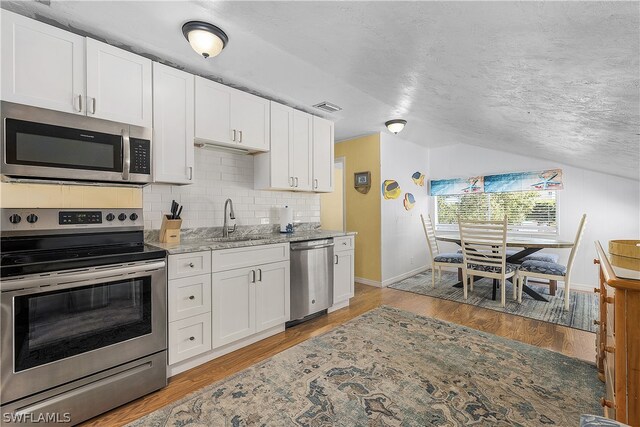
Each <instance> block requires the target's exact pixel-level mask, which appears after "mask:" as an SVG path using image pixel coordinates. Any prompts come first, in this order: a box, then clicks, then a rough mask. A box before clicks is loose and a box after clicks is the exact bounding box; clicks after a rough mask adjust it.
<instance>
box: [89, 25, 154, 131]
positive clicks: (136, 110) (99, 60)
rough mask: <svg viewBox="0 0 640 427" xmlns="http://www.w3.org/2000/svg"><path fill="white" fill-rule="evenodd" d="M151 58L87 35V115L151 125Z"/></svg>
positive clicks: (145, 125) (146, 125) (137, 124)
mask: <svg viewBox="0 0 640 427" xmlns="http://www.w3.org/2000/svg"><path fill="white" fill-rule="evenodd" d="M151 87H152V82H151V61H150V60H148V59H147V58H143V57H142V56H139V55H136V54H134V53H131V52H127V51H125V50H122V49H118V48H117V47H113V46H111V45H108V44H106V43H102V42H99V41H96V40H93V39H90V38H87V101H88V104H87V115H89V116H93V117H98V118H100V119H105V120H112V121H114V122H121V123H128V124H132V125H135V126H144V127H151V124H152V119H153V117H152V111H151V108H152V93H151Z"/></svg>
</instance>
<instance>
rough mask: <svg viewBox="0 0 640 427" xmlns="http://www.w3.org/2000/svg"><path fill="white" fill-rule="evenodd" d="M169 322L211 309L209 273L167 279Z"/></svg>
mask: <svg viewBox="0 0 640 427" xmlns="http://www.w3.org/2000/svg"><path fill="white" fill-rule="evenodd" d="M168 298H169V301H168V302H169V303H168V306H169V322H173V321H175V320H181V319H186V318H187V317H192V316H196V315H198V314H204V313H208V312H210V311H211V274H202V275H200V276H192V277H185V278H183V279H173V280H170V281H169V297H168Z"/></svg>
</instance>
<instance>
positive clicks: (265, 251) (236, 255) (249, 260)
mask: <svg viewBox="0 0 640 427" xmlns="http://www.w3.org/2000/svg"><path fill="white" fill-rule="evenodd" d="M288 260H289V244H288V243H279V244H276V245H263V246H250V247H244V248H234V249H221V250H214V251H211V266H212V271H213V272H218V271H226V270H233V269H236V268H243V267H254V266H256V265H261V264H269V263H272V262H280V261H288Z"/></svg>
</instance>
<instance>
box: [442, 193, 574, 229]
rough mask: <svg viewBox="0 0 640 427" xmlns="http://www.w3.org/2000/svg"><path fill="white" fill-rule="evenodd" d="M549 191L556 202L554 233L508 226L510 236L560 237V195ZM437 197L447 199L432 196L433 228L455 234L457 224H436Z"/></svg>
mask: <svg viewBox="0 0 640 427" xmlns="http://www.w3.org/2000/svg"><path fill="white" fill-rule="evenodd" d="M551 191H555V200H556V227H555V231H554V230H545V231H523V230H518V229H514V228H513V226H512V225H508V226H507V232H508V233H509V234H511V235H515V236H531V237H542V238H544V237H551V238H557V237H558V236H559V235H560V205H561V202H560V200H561V198H562V197H561V195H560V192H559V191H558V190H551ZM483 194H489V197H491V196H490V195H491V193H483ZM438 197H447V196H446V195H440V196H433V222H434V228H435V231H438V232H441V233H455V232H458V231H459V228H458V224H457V223H454V224H440V223H439V222H438Z"/></svg>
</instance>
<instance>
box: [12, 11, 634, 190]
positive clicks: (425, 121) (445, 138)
mask: <svg viewBox="0 0 640 427" xmlns="http://www.w3.org/2000/svg"><path fill="white" fill-rule="evenodd" d="M47 3H49V2H48V1H46V0H45V1H42V2H18V1H3V2H2V7H3V8H6V9H10V10H13V11H16V12H18V13H21V14H23V15H27V16H31V17H35V18H36V19H38V20H41V21H45V22H49V23H53V24H54V25H57V26H60V27H63V28H67V29H70V30H71V31H74V32H77V33H80V34H85V35H90V36H92V37H96V38H99V39H102V40H106V41H108V42H110V43H112V44H115V45H120V46H122V47H124V48H126V49H129V50H132V51H134V52H137V53H140V54H143V55H145V56H148V57H150V58H152V59H154V60H159V61H161V62H165V63H168V64H171V65H174V66H177V67H179V68H184V69H186V70H188V71H191V72H194V73H196V74H199V75H203V76H206V77H211V78H214V79H216V80H218V81H221V82H224V83H226V84H230V85H232V86H236V87H239V88H242V89H243V90H249V91H251V92H254V93H257V94H260V95H262V96H266V97H268V98H270V99H274V100H278V101H280V102H284V103H286V104H289V105H291V106H294V107H297V108H301V109H305V110H307V111H309V112H314V113H315V114H320V115H325V117H330V118H332V119H333V120H335V122H336V137H337V138H338V139H345V138H348V137H351V136H357V135H362V134H366V133H370V132H375V131H381V130H383V129H384V122H385V121H386V120H388V119H391V118H404V119H406V120H408V122H409V123H408V125H407V127H406V129H405V131H404V132H403V133H402V137H403V138H404V139H407V140H410V141H413V142H416V143H418V144H423V145H425V146H430V147H435V146H441V145H447V144H456V143H467V144H473V145H480V146H484V147H488V148H494V149H498V150H505V151H508V152H514V153H520V154H524V155H528V156H532V157H537V158H544V159H549V160H552V161H555V162H561V163H566V164H569V165H575V166H579V167H584V168H587V169H592V170H598V171H603V172H608V173H611V174H614V175H620V176H625V177H630V178H634V179H639V178H640V10H639V5H640V3H638V2H519V1H518V2H516V1H514V2H419V1H417V2H398V1H379V2H378V1H375V2H374V1H370V2H325V1H320V2H293V1H290V2H270V1H265V2H212V1H191V2H172V1H168V2H167V1H150V2H147V1H140V2H136V1H127V2H111V1H56V0H52V1H51V2H50V4H47ZM190 20H204V21H208V22H211V23H214V24H216V25H218V26H220V27H222V28H223V29H224V30H225V31H226V32H227V34H228V35H229V37H230V43H229V45H228V47H227V48H226V49H225V50H224V51H223V53H222V54H221V55H220V56H218V57H216V58H211V59H207V60H205V59H203V58H200V57H199V56H198V55H197V54H196V53H195V52H193V51H192V50H191V48H190V47H189V45H188V44H187V42H186V40H185V39H184V38H183V36H182V33H181V26H182V24H183V23H184V22H186V21H190ZM325 100H327V101H330V102H332V103H335V104H338V105H340V106H341V107H342V108H343V110H342V111H340V112H339V113H335V114H333V115H326V114H323V113H321V112H319V111H317V110H314V109H313V108H312V107H311V106H312V105H313V104H316V103H318V102H320V101H325Z"/></svg>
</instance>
